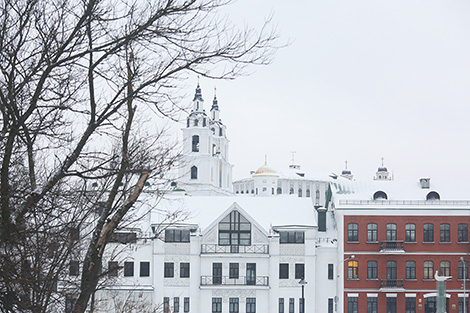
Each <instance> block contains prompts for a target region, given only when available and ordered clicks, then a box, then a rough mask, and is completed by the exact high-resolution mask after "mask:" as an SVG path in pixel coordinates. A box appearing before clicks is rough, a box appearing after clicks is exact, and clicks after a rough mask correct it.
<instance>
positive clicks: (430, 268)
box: [423, 261, 434, 279]
mask: <svg viewBox="0 0 470 313" xmlns="http://www.w3.org/2000/svg"><path fill="white" fill-rule="evenodd" d="M433 272H434V263H433V262H432V261H424V275H423V279H434V273H433Z"/></svg>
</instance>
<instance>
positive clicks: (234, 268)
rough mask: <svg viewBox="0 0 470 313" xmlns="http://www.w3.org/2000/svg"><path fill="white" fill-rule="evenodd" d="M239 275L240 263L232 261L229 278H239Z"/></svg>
mask: <svg viewBox="0 0 470 313" xmlns="http://www.w3.org/2000/svg"><path fill="white" fill-rule="evenodd" d="M238 277H239V265H238V263H230V264H229V270H228V278H230V279H238Z"/></svg>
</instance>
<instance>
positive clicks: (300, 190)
mask: <svg viewBox="0 0 470 313" xmlns="http://www.w3.org/2000/svg"><path fill="white" fill-rule="evenodd" d="M299 197H300V198H301V197H302V188H299Z"/></svg>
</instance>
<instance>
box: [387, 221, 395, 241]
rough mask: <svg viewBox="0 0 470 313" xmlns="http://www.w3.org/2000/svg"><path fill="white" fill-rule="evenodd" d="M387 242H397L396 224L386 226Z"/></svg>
mask: <svg viewBox="0 0 470 313" xmlns="http://www.w3.org/2000/svg"><path fill="white" fill-rule="evenodd" d="M387 240H390V241H396V240H397V224H387Z"/></svg>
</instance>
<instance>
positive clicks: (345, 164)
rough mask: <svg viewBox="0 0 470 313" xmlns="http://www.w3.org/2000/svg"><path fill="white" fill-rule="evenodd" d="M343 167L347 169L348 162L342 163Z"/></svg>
mask: <svg viewBox="0 0 470 313" xmlns="http://www.w3.org/2000/svg"><path fill="white" fill-rule="evenodd" d="M344 166H345V168H346V169H348V160H346V161H344Z"/></svg>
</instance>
